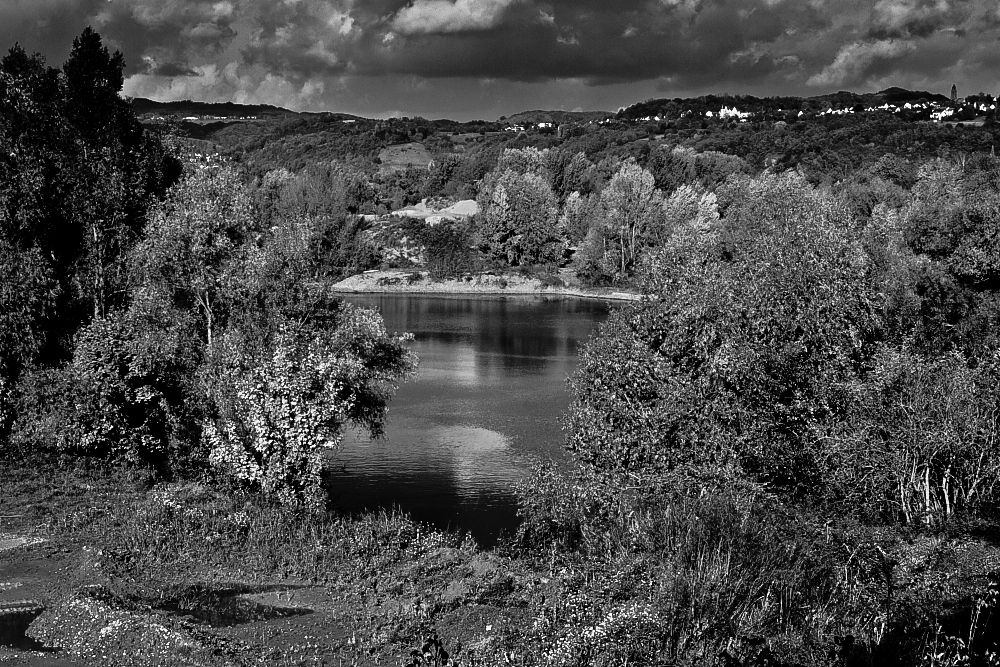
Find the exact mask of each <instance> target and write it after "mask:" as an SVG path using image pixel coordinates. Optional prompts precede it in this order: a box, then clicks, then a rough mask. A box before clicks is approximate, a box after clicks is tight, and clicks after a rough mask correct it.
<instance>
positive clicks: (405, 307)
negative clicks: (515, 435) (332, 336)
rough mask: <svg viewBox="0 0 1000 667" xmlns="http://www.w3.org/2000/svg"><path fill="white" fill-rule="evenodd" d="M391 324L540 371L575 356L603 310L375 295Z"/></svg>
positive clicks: (579, 304)
mask: <svg viewBox="0 0 1000 667" xmlns="http://www.w3.org/2000/svg"><path fill="white" fill-rule="evenodd" d="M372 305H375V306H377V307H378V309H379V311H380V312H381V313H382V316H383V317H384V318H385V320H386V326H387V327H388V328H389V329H390V330H398V331H409V332H411V333H414V334H415V335H416V336H417V340H418V341H421V340H423V341H427V340H433V341H434V342H440V343H452V344H457V343H466V344H472V345H473V346H474V347H475V349H476V352H477V360H476V363H477V365H480V366H482V367H484V368H502V369H505V370H511V371H515V372H518V373H524V372H544V370H545V369H546V368H547V367H548V366H549V365H550V364H551V363H553V362H554V361H555V360H557V359H560V358H565V357H567V356H573V355H575V354H576V352H577V348H578V347H579V346H580V345H581V344H583V343H584V342H586V340H587V338H588V337H589V336H590V333H591V331H592V329H593V324H594V321H595V320H603V319H605V317H606V316H607V312H608V307H607V305H606V304H604V303H601V302H593V301H583V300H577V299H560V300H541V299H535V298H530V299H527V298H526V299H519V298H500V299H489V298H487V299H483V298H478V299H452V298H435V297H426V296H409V295H405V296H402V295H388V296H379V297H374V299H373V301H372Z"/></svg>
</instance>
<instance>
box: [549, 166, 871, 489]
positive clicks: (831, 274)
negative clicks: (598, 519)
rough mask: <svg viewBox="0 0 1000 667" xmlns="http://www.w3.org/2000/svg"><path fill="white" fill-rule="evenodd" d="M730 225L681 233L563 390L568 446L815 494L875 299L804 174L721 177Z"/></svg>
mask: <svg viewBox="0 0 1000 667" xmlns="http://www.w3.org/2000/svg"><path fill="white" fill-rule="evenodd" d="M720 200H725V201H727V202H729V203H728V208H727V209H726V215H725V216H724V217H723V218H722V220H721V221H720V222H713V221H712V220H711V215H710V214H709V215H707V216H704V217H703V216H697V217H695V218H694V219H692V220H689V221H687V222H685V223H683V224H681V225H679V226H678V227H677V228H676V229H675V230H674V233H673V234H672V235H671V236H670V238H669V239H668V242H667V244H666V245H665V246H664V248H663V249H662V250H660V251H659V252H657V253H656V254H655V255H654V256H653V257H652V258H651V260H650V262H649V266H648V269H647V271H646V272H645V274H644V275H645V287H644V290H645V291H646V293H647V299H646V300H644V301H643V302H640V303H639V304H636V305H632V306H630V307H628V308H625V309H622V310H620V311H618V312H616V313H615V314H614V315H613V316H612V318H611V320H610V323H609V324H608V325H607V328H606V329H604V330H602V332H601V334H600V335H599V336H597V337H596V338H595V339H594V340H593V341H592V342H591V343H590V344H589V345H588V346H587V348H586V349H585V351H584V352H583V354H582V358H581V365H580V371H579V372H578V374H577V376H576V377H575V378H574V380H573V388H574V393H575V396H576V398H575V400H574V403H573V407H572V409H571V414H570V435H569V444H570V447H571V448H572V449H573V450H574V451H575V452H577V453H578V455H579V456H580V457H581V458H583V460H585V461H588V462H591V463H592V464H593V465H594V466H595V467H598V468H606V469H612V470H619V471H621V470H625V471H635V472H668V471H670V470H673V469H676V468H677V467H679V466H685V465H696V466H700V467H703V468H707V469H709V470H718V469H723V468H725V467H727V466H737V467H738V469H739V470H741V471H742V474H744V475H746V476H748V477H750V478H751V479H753V480H755V481H758V482H764V483H768V484H770V485H772V487H773V488H775V489H783V490H785V491H786V492H791V493H795V492H799V491H801V490H804V489H812V490H811V491H810V492H813V491H815V490H816V489H819V488H820V487H821V484H822V478H821V474H820V473H821V471H822V470H823V464H822V460H821V457H820V456H819V454H818V453H817V451H816V449H815V447H814V446H813V444H814V443H815V442H816V441H817V439H821V438H822V437H823V434H825V433H826V432H827V431H828V429H830V428H831V425H832V424H836V423H838V420H840V419H841V418H842V417H843V415H844V414H845V413H846V410H847V406H848V405H850V396H849V394H848V393H846V392H845V391H844V390H843V387H845V386H847V385H849V384H850V383H852V382H855V381H857V380H858V378H859V377H862V376H863V374H864V372H865V369H866V365H865V364H866V362H867V360H868V359H870V358H871V355H872V354H873V351H874V349H875V346H876V344H877V343H878V341H879V340H880V339H881V337H882V336H883V335H884V334H883V323H882V320H881V314H882V312H883V310H882V305H883V303H884V297H883V295H882V293H881V291H880V283H879V281H878V277H877V276H876V275H874V272H873V271H872V268H871V267H872V264H871V261H870V260H869V258H868V257H867V255H866V254H865V253H864V250H863V247H862V245H861V244H860V242H859V240H858V239H857V238H855V237H854V235H853V234H852V231H851V229H850V228H849V227H847V226H845V222H844V221H845V217H844V216H843V215H842V211H841V210H840V209H839V208H838V204H837V202H836V200H834V199H833V198H832V197H830V196H829V195H828V194H825V193H823V192H819V191H816V190H814V189H813V188H811V187H810V186H809V185H808V184H807V183H806V182H805V181H804V180H803V179H802V178H801V177H800V176H797V175H794V174H791V175H784V176H773V175H769V174H765V175H763V176H761V177H760V178H758V179H748V178H747V179H743V180H737V181H730V183H729V185H728V186H727V192H724V193H720Z"/></svg>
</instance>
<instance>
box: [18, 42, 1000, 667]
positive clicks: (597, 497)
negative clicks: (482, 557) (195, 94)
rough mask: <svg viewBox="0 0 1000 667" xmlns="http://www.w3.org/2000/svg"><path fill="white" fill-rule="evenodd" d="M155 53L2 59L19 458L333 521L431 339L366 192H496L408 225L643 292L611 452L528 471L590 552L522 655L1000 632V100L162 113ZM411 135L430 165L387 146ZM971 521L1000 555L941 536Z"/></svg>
mask: <svg viewBox="0 0 1000 667" xmlns="http://www.w3.org/2000/svg"><path fill="white" fill-rule="evenodd" d="M122 67H123V60H122V57H121V55H120V54H117V53H116V54H111V53H109V52H108V50H107V49H106V48H105V47H104V46H103V45H102V43H101V40H100V37H99V36H98V35H97V34H96V33H94V32H93V31H90V30H88V31H86V32H84V33H83V34H82V35H81V36H80V37H79V38H78V39H77V40H76V41H75V42H74V46H73V51H72V53H71V55H70V58H69V60H68V61H67V62H66V63H65V64H64V65H63V67H62V68H61V69H59V70H57V69H52V68H49V67H48V66H47V65H46V64H45V62H44V61H43V59H42V58H41V57H40V56H37V55H34V56H32V55H28V54H26V53H25V52H24V51H23V50H21V49H20V48H19V47H16V46H15V47H14V48H13V49H11V50H10V52H9V53H8V55H7V56H6V57H4V58H3V61H2V64H0V100H2V101H0V104H2V108H3V114H2V116H0V452H2V453H3V455H4V456H6V457H8V458H12V457H24V456H32V457H39V459H40V460H43V461H49V462H51V464H52V465H56V464H57V462H59V461H63V462H65V461H66V460H72V459H76V458H78V457H87V458H93V459H102V460H106V461H112V462H114V463H115V465H121V466H132V467H136V468H139V469H144V470H147V469H148V470H149V471H150V474H151V475H152V480H153V481H154V482H155V483H160V482H165V481H170V480H175V479H191V478H197V479H202V480H211V481H212V483H213V484H215V485H217V486H218V487H219V488H225V489H230V490H232V492H233V493H237V492H244V491H249V492H251V493H254V494H258V495H259V496H260V497H261V498H262V499H263V500H262V501H261V502H265V503H274V504H276V505H278V506H283V507H285V508H288V509H287V511H290V512H295V513H298V514H297V516H306V517H311V518H308V520H309V521H314V522H318V523H321V522H322V521H325V520H328V519H326V518H324V517H328V515H327V514H326V512H327V511H335V508H327V507H325V502H326V501H325V498H324V495H323V491H322V485H321V482H322V459H321V454H322V451H323V450H324V449H325V448H329V447H335V446H336V445H337V443H338V442H339V439H340V437H341V434H342V432H343V428H344V427H345V425H347V424H357V425H361V426H364V427H366V428H367V429H368V430H369V431H370V432H371V433H372V434H373V435H376V436H377V435H378V434H379V433H380V431H381V428H382V424H383V420H384V416H385V407H386V403H387V401H388V400H389V397H390V396H391V392H392V389H393V387H394V385H395V384H396V383H398V382H399V381H402V380H403V379H405V378H406V377H407V376H408V374H410V373H411V372H412V370H413V368H414V367H415V364H416V361H417V360H415V359H414V358H413V357H412V355H411V353H409V352H408V351H407V349H406V345H405V343H406V338H405V336H394V335H390V334H389V333H387V332H386V330H385V328H384V326H383V324H382V322H381V320H380V318H379V317H378V316H377V314H375V313H372V312H369V311H365V310H360V309H355V308H352V307H349V306H347V305H344V304H343V303H341V302H339V301H337V300H336V299H335V298H334V297H332V296H331V295H330V292H329V291H328V290H327V289H325V287H326V286H327V285H328V284H329V282H330V281H332V280H335V279H339V278H341V277H344V276H346V275H349V274H351V273H355V272H358V271H360V270H364V269H368V268H375V267H379V266H386V265H389V260H387V259H386V257H387V255H386V253H385V251H386V243H387V241H386V238H389V237H391V236H392V234H388V236H387V235H386V230H385V229H384V228H383V229H374V228H373V227H372V224H373V223H371V222H370V221H366V219H364V218H362V217H361V214H371V213H375V214H386V213H388V212H390V211H392V210H395V209H398V208H401V207H402V206H404V205H407V204H413V203H416V202H419V201H421V200H426V199H431V200H444V201H449V200H455V199H466V198H473V199H476V200H477V202H478V204H479V213H478V214H477V215H476V216H474V217H472V218H471V219H469V220H467V221H463V222H454V223H449V222H445V223H441V224H440V225H438V226H436V227H427V226H423V225H421V224H420V223H418V222H416V221H413V220H397V221H395V222H393V223H392V224H395V225H397V228H396V231H397V232H399V231H400V230H402V233H405V234H408V235H409V236H410V237H411V238H416V239H417V240H418V241H419V243H420V244H421V245H422V246H423V247H424V249H425V252H424V261H423V263H421V264H420V265H418V266H417V267H415V268H425V269H430V271H431V273H432V275H435V276H439V277H444V276H449V275H462V274H468V273H473V272H477V271H493V272H503V271H514V270H528V271H534V272H536V273H538V274H549V275H553V276H554V275H555V272H556V271H557V270H558V269H562V270H563V271H566V270H568V271H570V272H572V273H573V274H574V275H575V276H576V277H577V279H578V280H580V281H581V282H583V283H584V284H587V285H594V286H615V287H616V288H619V289H632V290H635V291H638V292H641V294H642V295H643V298H642V300H640V301H637V302H635V303H634V304H631V305H628V306H624V307H621V308H618V309H617V310H616V311H615V313H614V314H613V316H612V318H611V319H610V321H609V322H608V323H607V324H606V325H605V326H604V327H603V328H602V329H601V330H600V331H599V332H598V333H597V334H596V335H595V336H594V337H593V338H592V340H591V341H590V343H589V344H588V345H587V346H586V348H585V350H584V351H583V354H582V359H581V366H580V369H579V371H578V373H577V374H576V375H575V376H574V377H573V378H572V379H571V389H572V393H573V397H574V400H573V404H572V407H571V409H570V411H569V413H568V415H566V417H565V423H566V427H567V447H568V449H569V450H570V451H571V452H572V453H573V455H574V459H575V461H576V462H577V467H576V468H575V469H574V470H572V471H567V470H563V469H556V468H550V467H544V468H542V469H540V470H539V471H538V472H537V473H536V475H535V476H534V477H533V478H532V479H530V480H528V481H527V482H526V483H525V484H524V485H523V487H522V488H521V490H520V492H519V493H520V498H521V503H522V516H523V519H524V521H523V525H522V528H521V530H520V532H519V534H518V535H517V536H514V537H512V538H511V540H510V542H509V544H507V545H506V546H505V547H504V548H505V549H507V550H508V551H509V553H511V554H513V555H514V556H513V557H515V558H519V559H523V560H524V561H525V562H534V561H535V560H537V561H539V562H547V563H550V564H551V568H552V569H558V567H556V565H557V564H558V566H559V567H562V568H563V571H570V572H573V573H575V574H574V575H573V576H572V577H568V578H567V579H566V583H565V585H564V588H563V589H561V591H560V593H559V597H558V600H557V602H555V603H551V604H553V605H555V606H552V609H553V610H554V611H552V613H551V614H549V613H548V612H543V614H542V615H541V616H540V617H536V618H535V620H534V621H533V623H532V624H529V626H527V627H523V628H520V629H519V630H518V632H519V634H518V637H519V638H518V639H517V641H515V640H514V639H511V641H510V643H509V644H507V645H504V646H502V647H501V648H497V651H501V650H502V655H504V656H506V659H508V660H511V661H513V664H559V665H564V664H565V665H570V664H573V665H576V664H579V665H586V664H603V665H613V664H614V665H618V664H720V665H731V664H746V665H751V664H753V665H764V664H771V665H778V664H782V665H793V664H829V665H834V664H838V665H862V664H875V663H879V664H900V665H908V664H928V665H945V664H948V665H959V664H995V662H996V660H998V659H1000V658H998V656H1000V646H998V644H997V641H998V640H997V637H998V636H1000V632H997V629H998V618H997V614H1000V611H998V610H997V596H998V594H1000V571H997V570H996V569H995V563H996V562H997V560H995V559H996V551H995V550H996V546H995V540H996V537H997V535H998V534H1000V533H998V531H997V521H998V519H1000V515H998V513H997V510H998V509H1000V506H998V504H1000V423H998V417H1000V337H998V335H997V331H1000V159H998V158H997V157H996V156H995V154H994V151H993V146H994V143H995V141H996V138H997V130H996V129H995V128H994V127H993V125H992V122H991V121H990V122H987V123H985V124H984V125H983V126H982V127H963V126H960V125H959V126H956V125H947V124H936V123H929V122H923V121H920V120H913V119H907V118H904V117H900V116H896V115H891V114H883V113H872V114H857V115H854V116H839V117H822V118H821V117H818V116H798V115H796V116H794V117H790V118H789V121H787V122H781V123H780V124H777V123H776V122H775V121H774V120H773V119H768V120H766V121H761V122H755V123H746V124H739V123H724V122H717V123H708V122H705V121H704V119H700V120H699V119H692V118H689V117H683V116H680V117H677V118H676V119H671V120H668V121H661V122H660V123H659V124H657V125H656V126H655V127H647V126H646V125H643V124H641V123H639V124H637V123H635V122H630V119H634V118H640V117H644V116H646V115H648V113H649V112H650V110H651V109H653V110H655V111H663V110H664V109H668V107H669V105H668V104H667V101H663V104H659V105H653V103H644V104H645V106H641V105H637V107H636V108H635V109H632V110H625V111H623V112H621V113H619V114H618V116H617V117H616V118H615V119H613V121H612V122H610V123H608V124H598V123H591V122H589V121H586V122H580V123H578V124H575V125H574V124H572V123H568V122H567V123H564V124H563V125H562V126H561V127H560V128H559V129H558V130H555V129H546V130H545V131H531V132H517V133H511V132H504V131H502V130H501V129H499V127H498V126H497V124H495V123H487V122H477V123H471V124H470V123H464V124H461V123H451V122H447V121H425V120H423V119H400V120H383V121H369V120H365V119H348V120H353V121H354V122H350V123H345V122H344V120H345V117H342V116H338V115H335V114H320V115H315V116H305V115H303V116H296V115H291V114H285V115H282V114H275V115H274V116H273V117H267V118H264V117H262V118H261V119H257V120H255V121H254V122H221V121H220V122H218V123H207V124H200V125H196V124H191V123H188V124H184V123H164V122H150V123H147V125H146V126H145V127H144V126H143V125H142V124H140V122H139V119H138V117H137V115H136V113H135V110H134V109H133V108H132V107H131V106H130V104H129V102H127V101H125V100H123V99H122V98H121V97H119V92H120V90H121V86H122ZM717 101H718V100H707V101H706V100H704V99H702V100H701V102H700V103H702V104H715V103H716V102H717ZM688 102H690V101H688ZM673 103H674V102H670V104H673ZM793 104H794V101H787V100H781V101H778V102H775V103H774V105H775V106H779V107H782V108H789V107H792V106H793ZM801 105H802V102H801V101H799V106H801ZM654 106H655V109H654ZM681 106H685V105H681ZM686 106H690V104H687V105H686ZM795 108H798V107H795ZM807 108H808V107H807ZM989 120H990V119H988V121H989ZM459 134H461V135H462V136H463V137H464V138H463V140H462V141H456V140H455V137H456V136H458V135H459ZM410 141H419V142H421V143H423V144H424V145H425V146H426V147H427V149H428V150H429V151H430V152H431V154H432V155H433V157H434V160H433V163H432V164H431V165H430V166H429V167H423V168H421V167H409V168H405V169H386V168H383V165H381V164H380V163H379V159H378V154H379V151H380V150H382V149H383V148H385V147H386V146H390V145H393V144H398V143H401V142H410ZM390 231H391V230H390ZM553 280H555V278H553ZM947 540H957V542H949V544H953V543H959V544H963V543H964V544H969V545H975V549H977V550H978V551H977V553H982V554H986V555H984V556H983V558H982V559H981V560H982V561H983V562H992V563H994V566H993V569H991V568H990V567H988V566H986V565H981V566H980V565H977V566H973V565H969V564H968V559H966V561H962V558H960V557H959V556H958V555H956V554H957V553H958V551H957V550H956V549H955V548H951V547H949V549H951V550H950V551H948V550H944V551H940V552H935V555H934V556H933V558H932V557H931V556H928V553H929V552H928V550H931V551H932V550H933V549H932V548H931V547H928V546H927V545H928V544H929V543H930V544H943V543H945V542H946V541H947ZM963 553H965V552H963ZM990 554H992V555H990ZM966 555H968V554H966ZM921 559H923V560H921ZM949 559H950V560H949ZM991 559H993V560H991ZM932 561H933V562H932ZM959 561H962V562H959ZM918 562H919V564H916V563H918ZM963 562H964V563H965V564H964V565H963V564H962V563H963ZM977 568H978V569H977ZM546 609H548V607H546ZM555 610H558V613H557V612H556V611H555ZM512 637H513V635H512ZM500 655H501V653H499V652H498V653H497V654H495V655H494V657H496V658H498V659H499V656H500ZM484 660H486V662H484V663H483V664H489V660H488V659H487V658H484ZM427 664H430V663H427ZM494 664H496V663H494Z"/></svg>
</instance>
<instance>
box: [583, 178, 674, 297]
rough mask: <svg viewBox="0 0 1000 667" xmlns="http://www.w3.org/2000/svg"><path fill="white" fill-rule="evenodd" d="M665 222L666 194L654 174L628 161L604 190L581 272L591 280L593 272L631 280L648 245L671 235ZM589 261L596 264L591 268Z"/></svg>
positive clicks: (588, 239) (618, 279)
mask: <svg viewBox="0 0 1000 667" xmlns="http://www.w3.org/2000/svg"><path fill="white" fill-rule="evenodd" d="M664 222H665V221H664V211H663V195H662V194H661V193H660V191H659V190H657V189H656V187H655V185H654V181H653V177H652V175H651V174H650V173H649V172H647V171H645V170H644V169H642V168H641V167H639V166H638V165H637V164H635V163H634V162H627V163H625V164H624V165H622V167H621V169H619V170H618V173H616V174H615V175H614V177H613V178H612V179H611V181H610V182H609V183H608V185H607V186H606V187H605V188H604V190H602V191H601V195H600V201H599V210H598V212H597V216H596V218H595V220H594V223H592V224H591V226H590V229H589V231H588V233H587V238H586V239H585V241H584V245H585V246H586V247H585V248H583V249H582V255H581V260H578V262H577V265H578V267H579V268H578V274H580V275H581V276H587V277H589V279H590V282H597V281H596V280H595V276H594V275H592V274H594V273H603V274H604V275H606V276H607V277H608V279H610V280H613V281H618V282H622V281H625V280H627V279H629V278H630V277H631V276H632V274H633V272H634V270H635V266H636V263H637V262H638V261H639V258H640V255H641V254H642V252H643V250H644V249H645V248H646V246H647V245H649V244H650V243H651V242H653V241H654V240H658V239H662V238H664V237H665V236H667V235H668V232H667V230H665V229H664ZM598 256H599V257H600V259H599V260H597V257H598ZM590 263H592V264H596V267H595V268H594V269H591V268H590V267H589V264H590Z"/></svg>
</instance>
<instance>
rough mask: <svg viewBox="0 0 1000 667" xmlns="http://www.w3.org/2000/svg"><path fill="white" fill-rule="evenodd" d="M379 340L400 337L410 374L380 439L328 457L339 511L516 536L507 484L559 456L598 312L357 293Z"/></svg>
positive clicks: (533, 302)
mask: <svg viewBox="0 0 1000 667" xmlns="http://www.w3.org/2000/svg"><path fill="white" fill-rule="evenodd" d="M348 300H349V301H351V302H353V303H356V304H359V305H365V306H368V307H372V308H376V309H377V310H379V311H380V312H381V313H382V316H383V317H384V318H385V320H386V326H387V328H388V329H389V330H390V331H409V332H412V333H413V334H414V336H415V340H414V342H413V344H412V349H413V350H414V351H415V352H416V353H417V355H418V356H419V357H420V370H419V375H418V377H417V379H416V380H415V381H411V382H409V383H407V384H405V385H403V386H402V387H401V388H400V390H399V391H398V392H397V394H396V396H395V398H394V400H393V402H392V404H391V405H390V409H389V422H388V425H387V429H386V438H385V439H383V440H378V441H375V442H371V441H368V440H367V438H366V437H365V436H364V434H361V433H356V432H351V433H349V434H348V436H347V438H346V441H345V445H344V447H343V449H342V450H341V451H338V452H337V453H335V454H334V455H333V456H332V457H331V461H330V472H331V474H330V487H331V494H332V495H333V497H334V499H335V501H336V503H337V504H338V505H339V506H340V507H341V508H343V509H346V510H350V511H353V510H361V509H374V508H377V507H392V506H394V505H396V506H399V507H402V508H403V509H404V510H406V511H408V512H410V513H411V514H413V515H414V516H415V517H416V518H417V519H420V520H423V521H429V522H432V523H434V524H435V525H437V526H440V527H451V528H458V529H461V530H470V531H471V532H473V534H474V535H475V536H476V538H477V539H479V540H480V542H483V543H486V544H489V543H492V542H493V541H494V540H495V539H496V537H497V535H498V534H499V532H500V531H501V530H508V531H510V530H512V529H513V528H514V527H515V526H516V516H515V507H514V503H513V498H512V495H511V490H510V489H511V486H512V484H513V483H514V482H515V481H516V480H518V479H521V478H522V477H523V476H524V475H525V474H526V473H527V472H528V470H529V469H530V465H531V462H532V461H534V460H537V458H538V457H541V458H557V459H558V458H561V457H563V456H564V454H563V450H562V442H563V434H562V430H561V425H560V418H561V416H562V414H563V413H564V412H565V409H566V407H567V406H568V404H569V394H568V392H567V391H566V378H567V377H568V376H569V375H570V374H571V373H572V372H573V370H574V368H575V366H576V359H577V350H578V348H579V346H580V345H582V344H583V343H584V342H586V340H587V338H588V337H589V336H590V333H591V331H592V330H593V329H594V327H595V326H596V325H597V323H598V322H600V321H603V320H604V319H605V318H606V317H607V313H608V307H607V306H606V305H605V304H604V303H601V302H594V301H584V300H554V299H550V300H545V299H541V298H537V297H524V298H519V297H498V298H472V299H468V298H448V297H430V296H412V295H366V296H356V297H349V298H348Z"/></svg>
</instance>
